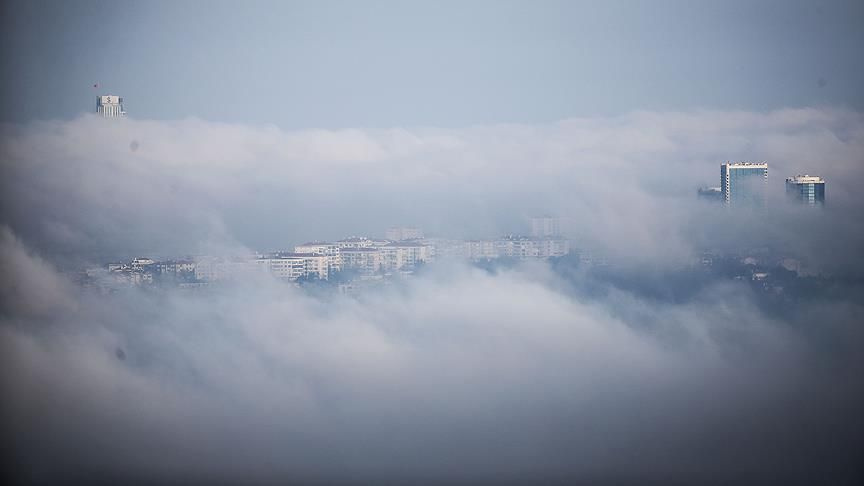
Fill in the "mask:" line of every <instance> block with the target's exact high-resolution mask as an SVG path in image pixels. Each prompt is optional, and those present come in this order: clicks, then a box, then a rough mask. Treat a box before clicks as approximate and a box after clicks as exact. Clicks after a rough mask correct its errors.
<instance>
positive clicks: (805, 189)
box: [786, 175, 825, 206]
mask: <svg viewBox="0 0 864 486" xmlns="http://www.w3.org/2000/svg"><path fill="white" fill-rule="evenodd" d="M786 195H787V196H789V198H790V199H792V200H794V201H797V202H800V203H802V204H805V205H808V206H821V205H823V204H825V180H824V179H822V178H821V177H819V176H809V175H803V176H802V175H799V176H795V177H787V178H786Z"/></svg>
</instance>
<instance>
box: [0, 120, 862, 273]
mask: <svg viewBox="0 0 864 486" xmlns="http://www.w3.org/2000/svg"><path fill="white" fill-rule="evenodd" d="M726 160H733V161H734V160H747V161H767V162H768V163H769V166H770V170H769V182H768V201H767V203H766V206H765V208H763V209H762V210H760V211H758V212H752V211H737V210H736V211H723V210H721V208H719V207H718V206H717V205H711V204H706V203H705V202H704V201H699V200H697V198H696V189H697V187H699V186H718V185H719V183H720V182H719V178H720V175H719V172H720V171H719V166H720V163H722V162H723V161H726ZM862 160H864V117H862V115H861V113H858V112H850V111H843V110H837V109H816V108H812V109H794V110H792V109H790V110H778V111H772V112H767V113H758V112H725V111H703V112H690V113H674V112H670V113H652V112H636V113H632V114H629V115H625V116H620V117H612V118H583V119H570V120H563V121H561V122H558V123H551V124H547V125H537V126H531V125H491V126H474V127H465V128H459V129H437V128H412V129H406V128H393V129H387V130H362V129H346V130H336V131H328V130H305V131H284V130H281V129H279V128H276V127H273V126H266V125H265V126H249V125H235V124H221V123H211V122H205V121H201V120H196V119H188V120H181V121H173V122H164V121H145V120H134V119H128V120H104V119H100V118H97V117H95V116H91V115H85V116H82V117H80V118H77V119H74V120H71V121H53V122H39V123H32V124H28V125H24V126H20V125H6V126H4V127H3V128H2V130H0V176H2V177H0V189H2V190H0V203H2V205H0V207H2V211H0V223H4V224H6V225H8V226H10V227H11V228H12V229H13V230H15V232H16V234H18V235H19V236H20V237H21V238H23V239H24V240H25V241H27V242H28V244H29V245H31V246H32V247H34V248H36V249H38V250H40V251H42V252H43V254H44V255H45V256H46V258H49V259H51V260H52V261H53V262H54V263H56V264H58V265H61V266H63V265H65V264H67V263H69V262H71V261H78V260H90V261H102V260H104V259H107V258H118V257H120V256H123V257H130V256H135V255H141V254H145V255H153V254H159V255H175V254H190V253H201V252H206V251H209V249H208V248H202V242H204V241H210V242H213V241H217V242H220V244H229V245H234V244H240V245H244V246H246V247H249V248H253V249H261V250H267V249H277V248H286V247H290V246H291V245H293V244H298V243H301V242H303V241H308V240H310V239H325V240H326V239H336V238H341V237H345V236H348V235H369V236H376V235H381V234H382V232H383V230H384V228H386V227H388V226H390V225H393V224H415V225H419V226H420V227H422V228H424V229H425V230H426V233H427V234H433V235H440V236H449V237H456V238H488V237H495V236H498V235H500V234H504V233H513V232H516V233H519V232H525V231H527V229H528V228H527V227H526V218H527V217H528V216H533V215H538V214H547V213H548V214H555V215H557V216H560V217H561V218H563V220H564V222H565V230H566V233H567V234H568V235H569V236H571V237H573V238H575V239H576V240H577V241H578V244H579V245H581V246H584V247H590V248H593V249H595V250H599V249H602V250H603V251H604V252H606V253H608V254H609V255H612V256H619V257H626V258H630V259H635V260H639V261H641V262H642V263H646V262H649V263H654V264H660V265H666V264H669V263H677V262H680V260H681V259H684V258H687V257H689V256H690V255H691V254H692V253H693V251H694V250H699V249H702V248H705V247H720V248H727V247H734V246H736V245H737V246H751V247H752V246H766V247H779V249H781V250H783V251H786V252H789V253H794V254H795V256H798V257H805V258H807V259H808V261H809V262H810V263H811V265H813V266H814V267H820V268H821V269H823V270H824V271H830V272H844V271H847V270H848V269H849V268H852V269H853V271H854V272H860V271H861V270H862V269H864V260H862V257H861V252H860V251H859V249H860V248H861V247H862V246H864V224H862V222H861V221H862V219H861V218H860V214H861V213H862V198H861V197H860V192H861V187H862V182H864V164H862V162H861V161H862ZM804 173H809V174H811V175H814V174H815V175H820V176H822V177H824V178H825V180H826V181H827V197H826V199H827V203H826V206H825V208H823V210H821V211H803V208H800V207H798V208H796V207H790V206H789V205H788V204H787V203H786V201H784V200H783V199H784V196H783V191H784V180H785V178H786V177H787V176H792V175H796V174H804Z"/></svg>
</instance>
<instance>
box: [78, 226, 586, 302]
mask: <svg viewBox="0 0 864 486" xmlns="http://www.w3.org/2000/svg"><path fill="white" fill-rule="evenodd" d="M531 228H532V235H531V236H520V235H507V236H502V237H500V238H496V239H490V240H453V239H443V238H426V237H424V235H423V232H422V231H421V230H420V229H418V228H414V227H393V228H389V229H388V230H387V231H386V236H387V238H383V239H374V238H367V237H363V236H353V237H349V238H344V239H341V240H338V241H332V242H326V241H313V242H309V243H304V244H302V245H297V246H295V247H294V248H293V249H292V250H290V251H287V250H284V251H273V252H266V253H256V254H252V255H246V256H236V257H231V258H225V257H211V256H200V257H197V258H194V259H192V258H189V259H182V260H168V261H154V260H153V259H150V258H135V259H133V260H131V261H129V262H123V263H110V264H108V265H107V267H105V268H98V269H90V270H88V271H87V277H88V278H89V279H90V281H91V282H99V283H101V284H104V285H105V286H107V287H117V286H121V287H122V286H135V285H145V284H152V283H160V282H172V283H176V284H179V285H181V286H195V285H200V284H205V283H208V282H215V281H220V280H227V279H230V278H233V277H236V276H238V275H241V274H243V273H251V272H266V273H269V274H271V275H273V276H275V277H277V278H279V279H284V280H289V281H295V282H296V281H300V280H331V279H332V278H333V277H334V276H337V275H338V276H339V280H343V281H344V280H355V279H356V280H369V279H383V278H388V277H392V276H394V275H395V276H399V277H404V276H407V275H410V274H411V273H413V272H414V271H415V270H417V269H418V268H419V267H421V266H422V265H425V264H428V263H431V262H433V261H435V260H436V259H450V258H459V259H469V260H481V259H497V258H514V259H531V258H549V257H560V256H564V255H566V254H568V253H569V252H570V242H569V240H567V239H565V238H563V237H562V236H561V233H560V222H559V220H558V218H554V217H548V216H547V217H542V218H532V220H531Z"/></svg>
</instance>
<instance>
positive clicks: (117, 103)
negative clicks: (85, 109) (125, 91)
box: [96, 95, 126, 118]
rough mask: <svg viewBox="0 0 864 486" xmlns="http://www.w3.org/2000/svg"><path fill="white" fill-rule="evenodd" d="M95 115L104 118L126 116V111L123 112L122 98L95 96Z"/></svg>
mask: <svg viewBox="0 0 864 486" xmlns="http://www.w3.org/2000/svg"><path fill="white" fill-rule="evenodd" d="M96 113H99V114H100V115H102V116H103V117H105V118H122V117H124V116H126V111H125V110H123V98H121V97H119V96H114V95H101V96H97V97H96Z"/></svg>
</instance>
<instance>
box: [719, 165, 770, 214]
mask: <svg viewBox="0 0 864 486" xmlns="http://www.w3.org/2000/svg"><path fill="white" fill-rule="evenodd" d="M767 183H768V164H767V163H765V162H756V163H754V162H726V163H724V164H722V165H721V166H720V190H721V191H722V193H723V201H724V202H726V203H727V204H734V205H740V206H752V207H760V206H763V205H764V204H765V189H766V186H767Z"/></svg>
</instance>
